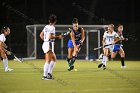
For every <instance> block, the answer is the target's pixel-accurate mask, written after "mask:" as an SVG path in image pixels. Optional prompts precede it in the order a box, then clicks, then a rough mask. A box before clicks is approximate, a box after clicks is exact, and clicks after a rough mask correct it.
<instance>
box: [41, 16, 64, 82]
mask: <svg viewBox="0 0 140 93" xmlns="http://www.w3.org/2000/svg"><path fill="white" fill-rule="evenodd" d="M56 20H57V17H56V16H55V15H50V16H49V24H48V25H46V26H45V27H44V29H43V31H42V32H41V33H40V38H41V39H42V40H43V41H44V42H43V45H42V49H43V51H44V53H45V61H46V62H45V64H44V74H43V78H42V79H43V80H50V79H53V77H52V70H53V68H54V66H55V63H56V56H55V53H54V40H55V39H56V38H58V39H61V38H63V37H62V35H59V36H55V26H54V25H55V23H56Z"/></svg>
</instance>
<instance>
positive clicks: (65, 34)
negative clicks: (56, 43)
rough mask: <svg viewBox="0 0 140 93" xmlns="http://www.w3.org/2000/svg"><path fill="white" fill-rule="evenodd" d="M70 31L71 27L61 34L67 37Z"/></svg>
mask: <svg viewBox="0 0 140 93" xmlns="http://www.w3.org/2000/svg"><path fill="white" fill-rule="evenodd" d="M71 31H72V29H71V28H68V31H67V32H65V33H63V34H62V36H63V37H64V38H65V37H67V36H68V35H69V34H70V32H71Z"/></svg>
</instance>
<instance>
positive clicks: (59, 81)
mask: <svg viewBox="0 0 140 93" xmlns="http://www.w3.org/2000/svg"><path fill="white" fill-rule="evenodd" d="M25 63H26V64H28V65H30V66H31V67H32V68H33V69H36V70H37V71H38V72H39V73H40V74H42V73H43V71H42V69H41V68H39V67H38V66H36V65H35V64H33V63H32V62H25ZM54 78H55V77H54ZM54 80H55V81H56V82H58V83H59V84H61V85H62V86H67V85H68V83H67V82H66V81H64V80H63V79H60V78H55V79H54Z"/></svg>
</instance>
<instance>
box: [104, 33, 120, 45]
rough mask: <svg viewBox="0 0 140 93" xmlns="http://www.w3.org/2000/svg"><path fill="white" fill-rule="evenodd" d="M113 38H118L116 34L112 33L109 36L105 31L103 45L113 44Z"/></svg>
mask: <svg viewBox="0 0 140 93" xmlns="http://www.w3.org/2000/svg"><path fill="white" fill-rule="evenodd" d="M115 37H118V34H117V33H116V32H115V31H113V32H112V33H111V34H110V33H108V31H105V33H104V35H103V38H104V39H105V44H106V45H108V44H112V43H113V42H114V39H115Z"/></svg>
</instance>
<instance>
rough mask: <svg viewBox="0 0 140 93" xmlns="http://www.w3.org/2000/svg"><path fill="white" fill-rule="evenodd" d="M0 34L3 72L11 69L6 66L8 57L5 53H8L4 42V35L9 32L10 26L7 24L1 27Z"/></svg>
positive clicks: (0, 54)
mask: <svg viewBox="0 0 140 93" xmlns="http://www.w3.org/2000/svg"><path fill="white" fill-rule="evenodd" d="M1 33H2V34H1V35H0V56H1V57H2V59H3V64H4V70H5V72H8V71H12V70H13V69H10V68H9V66H8V58H7V55H10V54H9V52H8V51H7V50H6V48H7V46H6V44H5V43H4V42H5V41H6V36H8V35H9V34H10V28H9V27H7V26H4V27H2V29H1Z"/></svg>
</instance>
